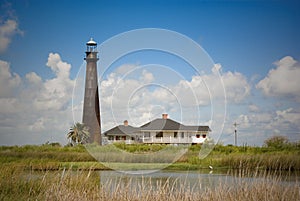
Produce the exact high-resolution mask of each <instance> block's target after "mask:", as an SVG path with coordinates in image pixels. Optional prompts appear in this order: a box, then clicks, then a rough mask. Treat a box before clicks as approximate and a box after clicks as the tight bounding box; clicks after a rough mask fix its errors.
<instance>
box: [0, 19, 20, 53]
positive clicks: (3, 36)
mask: <svg viewBox="0 0 300 201" xmlns="http://www.w3.org/2000/svg"><path fill="white" fill-rule="evenodd" d="M0 22H1V21H0ZM15 34H23V32H22V31H20V30H19V28H18V22H17V21H16V20H13V19H8V20H6V21H4V22H3V23H2V24H0V53H2V52H4V51H5V50H6V49H7V47H8V45H9V44H10V42H11V39H12V37H13V36H14V35H15Z"/></svg>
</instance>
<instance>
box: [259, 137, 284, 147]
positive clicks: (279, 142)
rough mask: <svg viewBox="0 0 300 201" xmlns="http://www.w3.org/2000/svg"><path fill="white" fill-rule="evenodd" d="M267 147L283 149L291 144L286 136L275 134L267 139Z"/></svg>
mask: <svg viewBox="0 0 300 201" xmlns="http://www.w3.org/2000/svg"><path fill="white" fill-rule="evenodd" d="M264 144H265V145H266V146H267V147H270V148H275V149H283V148H285V147H287V146H288V145H289V140H288V139H287V138H286V137H285V136H273V137H270V138H268V139H266V140H265V142H264Z"/></svg>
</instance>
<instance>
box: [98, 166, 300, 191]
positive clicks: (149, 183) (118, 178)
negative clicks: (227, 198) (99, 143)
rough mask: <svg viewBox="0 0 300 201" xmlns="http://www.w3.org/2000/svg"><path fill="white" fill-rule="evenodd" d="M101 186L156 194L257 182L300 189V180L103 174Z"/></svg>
mask: <svg viewBox="0 0 300 201" xmlns="http://www.w3.org/2000/svg"><path fill="white" fill-rule="evenodd" d="M99 175H100V182H101V183H102V184H103V185H107V184H110V190H111V191H114V190H115V189H116V188H118V187H119V186H123V187H124V186H125V187H126V186H128V187H130V188H137V191H138V190H141V189H143V188H144V187H145V186H146V187H147V188H151V189H153V190H155V189H157V188H162V187H163V188H172V189H175V190H193V191H194V190H197V191H199V190H200V191H201V190H205V189H207V188H210V189H211V188H218V187H220V186H222V185H224V184H226V185H230V186H232V187H234V186H238V185H239V184H241V183H245V182H246V183H247V184H249V185H255V184H257V182H277V183H279V184H282V185H283V186H286V185H299V183H298V181H299V179H300V177H299V176H298V175H299V174H297V173H293V174H291V173H289V174H286V173H285V174H283V173H281V174H276V175H274V174H273V175H272V173H266V172H265V173H262V174H258V175H260V176H257V175H256V176H245V174H240V173H239V172H229V171H225V172H224V171H223V172H213V171H210V172H209V171H163V170H160V171H157V172H152V173H147V172H144V173H141V172H127V173H122V172H117V171H100V172H99Z"/></svg>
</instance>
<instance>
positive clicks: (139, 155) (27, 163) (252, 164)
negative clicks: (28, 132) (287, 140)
mask: <svg viewBox="0 0 300 201" xmlns="http://www.w3.org/2000/svg"><path fill="white" fill-rule="evenodd" d="M186 148H187V149H188V151H187V152H186V153H185V154H183V155H180V154H179V156H180V157H179V158H178V159H177V162H176V163H172V160H171V159H170V160H168V159H169V158H171V156H172V154H174V153H176V151H180V148H179V147H175V146H167V145H125V144H115V145H109V146H102V147H99V146H95V145H92V147H89V151H91V150H92V152H94V153H96V155H95V154H94V156H95V157H96V158H97V157H98V158H97V159H99V160H100V161H102V160H101V159H103V160H104V159H105V161H109V162H111V163H116V164H122V163H124V164H125V163H132V164H134V163H136V164H137V163H139V164H138V166H141V164H142V163H145V164H146V163H147V164H153V167H154V168H156V167H157V166H159V165H160V164H165V163H168V164H171V163H172V165H171V166H168V167H167V169H174V170H188V169H189V170H195V169H201V168H208V167H209V166H212V167H213V168H229V169H246V170H247V169H249V170H250V169H252V170H256V169H260V170H288V171H294V170H300V157H299V156H300V148H299V146H292V147H285V148H282V147H280V148H277V149H275V148H272V147H250V146H243V147H235V146H222V145H216V146H215V147H214V149H213V150H212V152H211V153H210V154H209V155H208V156H207V157H206V158H204V159H199V157H198V154H199V151H200V149H201V146H190V147H186ZM120 153H122V154H120ZM97 154H98V155H97ZM145 154H148V155H147V157H144V155H145ZM101 157H102V158H101ZM0 163H1V166H10V167H12V166H14V167H22V168H25V169H36V170H59V169H64V168H67V169H70V168H72V169H86V170H89V169H95V170H102V169H109V168H107V167H106V166H104V165H102V164H100V163H98V162H97V160H96V159H95V158H94V157H93V156H91V154H90V153H89V152H88V151H87V149H86V148H85V147H84V146H76V147H62V146H59V145H41V146H35V145H27V146H11V147H4V146H3V147H0Z"/></svg>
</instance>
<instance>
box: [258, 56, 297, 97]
mask: <svg viewBox="0 0 300 201" xmlns="http://www.w3.org/2000/svg"><path fill="white" fill-rule="evenodd" d="M275 65H276V68H275V69H271V70H270V71H269V73H268V75H267V76H266V77H265V78H264V79H262V80H261V81H260V82H259V83H258V84H257V85H256V88H257V89H260V90H262V91H263V93H264V94H265V95H266V96H273V97H291V98H293V99H294V100H296V101H297V102H300V79H299V77H300V63H299V62H298V61H296V60H294V59H293V58H292V57H290V56H286V57H284V58H282V59H281V60H279V61H277V62H275Z"/></svg>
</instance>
